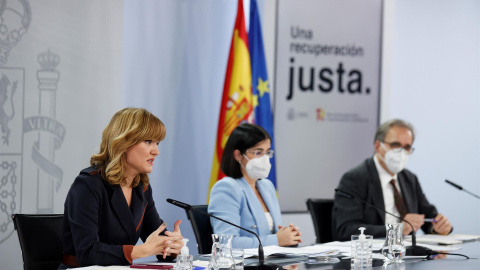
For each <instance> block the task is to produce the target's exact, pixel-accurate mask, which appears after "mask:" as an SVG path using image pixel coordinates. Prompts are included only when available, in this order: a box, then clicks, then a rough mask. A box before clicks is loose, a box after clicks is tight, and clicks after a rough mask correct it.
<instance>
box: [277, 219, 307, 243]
mask: <svg viewBox="0 0 480 270" xmlns="http://www.w3.org/2000/svg"><path fill="white" fill-rule="evenodd" d="M301 235H302V233H301V232H300V230H299V228H298V227H296V226H294V225H293V224H291V223H290V225H289V226H288V227H282V226H281V225H278V232H277V238H278V245H279V246H281V247H288V246H293V245H297V244H298V243H301V242H302V239H301V238H300V236H301Z"/></svg>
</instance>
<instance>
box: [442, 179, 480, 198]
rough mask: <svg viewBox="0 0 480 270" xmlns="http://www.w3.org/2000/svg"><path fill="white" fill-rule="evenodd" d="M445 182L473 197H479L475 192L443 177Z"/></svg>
mask: <svg viewBox="0 0 480 270" xmlns="http://www.w3.org/2000/svg"><path fill="white" fill-rule="evenodd" d="M445 182H447V183H448V184H450V185H452V186H454V187H456V188H458V189H460V190H463V191H465V192H467V193H468V194H470V195H472V196H473V197H476V198H477V199H480V196H478V195H477V194H474V193H472V192H470V191H468V190H466V189H464V188H463V187H462V186H460V185H457V184H455V183H453V182H452V181H449V180H447V179H445Z"/></svg>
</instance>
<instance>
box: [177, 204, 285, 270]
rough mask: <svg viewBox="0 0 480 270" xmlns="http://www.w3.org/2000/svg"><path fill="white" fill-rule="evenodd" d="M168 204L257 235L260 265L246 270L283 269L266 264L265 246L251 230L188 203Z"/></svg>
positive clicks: (252, 265)
mask: <svg viewBox="0 0 480 270" xmlns="http://www.w3.org/2000/svg"><path fill="white" fill-rule="evenodd" d="M167 202H168V203H171V204H173V205H175V206H178V207H180V208H183V209H185V210H193V211H196V212H199V213H202V214H204V215H207V216H209V217H212V218H214V219H218V220H220V221H223V222H225V223H227V224H230V225H232V226H234V227H237V228H239V229H241V230H244V231H246V232H249V233H251V234H253V235H255V236H256V237H257V240H258V263H251V264H248V265H245V266H244V269H245V270H256V269H259V270H275V269H277V268H282V266H280V265H276V264H273V263H265V255H264V252H263V246H262V241H260V237H258V234H256V233H255V232H253V231H251V230H247V229H245V228H243V227H240V226H238V225H236V224H233V223H231V222H229V221H226V220H224V219H221V218H219V217H216V216H214V215H212V214H209V213H207V212H204V211H202V210H198V209H195V208H192V206H191V205H190V204H187V203H184V202H180V201H177V200H173V199H167Z"/></svg>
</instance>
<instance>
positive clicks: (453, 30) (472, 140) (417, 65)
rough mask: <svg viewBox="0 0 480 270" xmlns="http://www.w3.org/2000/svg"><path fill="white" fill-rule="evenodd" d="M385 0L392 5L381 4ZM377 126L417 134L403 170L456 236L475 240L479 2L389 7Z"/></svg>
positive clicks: (405, 1)
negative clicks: (389, 123)
mask: <svg viewBox="0 0 480 270" xmlns="http://www.w3.org/2000/svg"><path fill="white" fill-rule="evenodd" d="M386 2H389V1H386ZM387 8H388V11H387V12H386V14H389V15H388V19H387V21H386V24H385V30H384V31H385V32H384V33H386V34H385V38H386V43H387V45H386V46H385V47H384V49H385V54H386V56H387V57H384V58H385V61H384V63H383V67H384V68H385V70H384V76H383V78H385V84H384V87H383V89H384V91H383V92H382V106H383V107H382V113H381V115H382V121H384V120H386V119H389V118H393V117H400V118H404V119H406V120H408V121H411V122H412V123H413V125H414V126H415V127H416V129H417V134H416V135H417V136H416V138H415V144H414V147H415V148H416V149H415V153H414V154H413V155H412V156H411V158H410V159H409V161H408V164H407V168H409V169H410V170H412V171H413V172H415V173H417V175H418V177H419V179H420V182H421V184H422V187H423V190H424V192H425V194H426V196H427V198H428V199H429V200H430V201H431V202H432V203H433V204H435V206H437V208H438V210H439V211H440V212H441V213H443V214H444V215H446V216H447V217H449V218H450V221H451V223H452V224H453V226H454V230H455V232H457V233H470V234H480V200H478V199H476V198H474V197H472V196H470V195H469V194H467V193H465V192H463V191H459V190H457V189H455V188H453V187H451V186H450V185H448V184H446V183H445V181H444V180H445V179H449V180H451V181H453V182H455V183H457V184H460V185H461V186H463V187H464V188H465V189H467V190H469V191H471V192H474V193H476V194H478V195H480V172H479V170H478V168H480V1H476V0H461V1H449V0H442V1H434V0H422V1H413V0H398V1H394V2H393V3H390V2H389V3H388V7H387Z"/></svg>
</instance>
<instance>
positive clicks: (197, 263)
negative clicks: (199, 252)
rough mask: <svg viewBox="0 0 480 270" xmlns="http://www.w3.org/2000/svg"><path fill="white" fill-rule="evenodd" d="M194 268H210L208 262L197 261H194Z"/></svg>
mask: <svg viewBox="0 0 480 270" xmlns="http://www.w3.org/2000/svg"><path fill="white" fill-rule="evenodd" d="M193 266H195V267H205V268H207V267H208V261H202V260H195V261H193Z"/></svg>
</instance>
